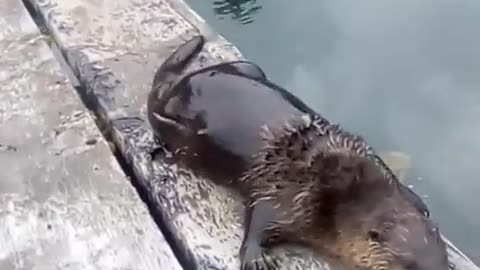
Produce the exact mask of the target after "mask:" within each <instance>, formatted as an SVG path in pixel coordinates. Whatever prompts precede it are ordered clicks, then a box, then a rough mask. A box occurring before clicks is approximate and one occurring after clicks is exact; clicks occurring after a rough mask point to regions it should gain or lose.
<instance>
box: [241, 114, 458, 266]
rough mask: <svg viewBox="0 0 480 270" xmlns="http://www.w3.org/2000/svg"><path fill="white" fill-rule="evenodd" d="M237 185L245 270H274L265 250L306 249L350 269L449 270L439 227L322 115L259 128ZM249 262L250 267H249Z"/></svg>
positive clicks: (369, 153)
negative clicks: (258, 140) (257, 144)
mask: <svg viewBox="0 0 480 270" xmlns="http://www.w3.org/2000/svg"><path fill="white" fill-rule="evenodd" d="M261 137H262V140H263V141H264V147H263V148H262V150H261V151H260V152H259V153H258V154H257V155H256V157H255V161H254V162H253V165H252V166H251V167H250V168H249V170H248V171H247V172H246V173H245V175H244V176H243V177H242V178H241V179H240V180H239V181H241V182H243V183H244V187H245V189H246V190H245V191H244V192H245V194H248V203H249V204H248V207H247V213H246V219H247V222H246V224H249V223H250V224H251V220H253V219H254V220H256V222H255V223H254V224H253V225H250V227H249V230H248V232H247V233H246V235H245V239H244V242H243V245H242V256H243V258H244V261H243V262H244V265H243V268H244V269H274V268H273V267H274V266H275V264H277V262H276V260H275V259H274V258H273V257H271V256H270V255H269V249H270V248H272V247H274V246H275V245H278V244H281V243H296V244H300V245H306V246H308V247H311V248H313V249H314V250H316V251H318V252H320V253H324V254H328V255H330V256H334V257H338V258H339V259H341V261H343V262H344V263H346V264H347V265H348V266H350V267H353V268H354V269H358V268H360V269H375V270H386V269H411V270H413V269H424V270H427V269H428V270H434V269H436V270H440V269H445V270H446V269H449V264H448V257H447V251H446V244H445V243H444V241H443V240H442V238H441V236H440V232H439V229H438V227H437V225H436V224H435V223H433V222H432V221H431V220H430V219H429V218H428V217H427V216H425V215H424V214H423V213H421V212H420V211H419V209H418V207H416V206H415V205H414V204H413V203H412V202H411V201H410V200H408V199H407V198H405V196H404V195H403V193H402V192H401V189H400V186H401V183H400V182H399V181H398V180H397V178H396V177H394V176H393V174H391V172H390V171H389V170H385V169H384V168H385V167H384V166H383V164H382V163H381V161H380V160H379V159H378V158H377V156H376V155H375V154H374V151H373V149H372V148H371V147H370V146H369V145H368V144H367V143H366V142H365V141H364V140H363V139H362V138H361V137H359V136H355V135H352V134H350V133H348V132H346V131H344V130H342V129H340V127H339V126H336V125H331V124H329V123H328V122H326V121H325V120H323V119H322V118H321V117H320V116H312V115H308V114H306V115H304V116H301V117H295V118H294V119H292V120H290V121H287V123H286V125H285V126H283V127H282V128H280V129H276V130H275V129H271V128H268V127H264V129H263V132H262V134H261ZM252 262H253V263H252Z"/></svg>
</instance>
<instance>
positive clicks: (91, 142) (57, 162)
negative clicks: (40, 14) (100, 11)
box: [0, 0, 182, 270]
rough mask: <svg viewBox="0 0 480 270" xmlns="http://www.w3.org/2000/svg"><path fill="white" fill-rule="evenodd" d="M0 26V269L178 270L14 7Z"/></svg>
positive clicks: (0, 9) (3, 12) (1, 11)
mask: <svg viewBox="0 0 480 270" xmlns="http://www.w3.org/2000/svg"><path fill="white" fill-rule="evenodd" d="M0 25H2V28H1V29H0V51H1V52H2V54H0V164H1V170H0V269H5V270H14V269H49V270H50V269H62V270H63V269H65V270H67V269H82V270H90V269H102V270H104V269H139V270H140V269H142V270H146V269H162V270H163V269H170V270H178V269H182V267H181V266H180V264H179V263H178V261H177V259H176V257H175V256H174V254H173V252H172V250H171V249H170V247H169V245H168V243H167V242H166V240H165V238H164V237H163V235H162V234H161V232H160V230H159V228H158V226H157V225H156V224H155V222H154V221H153V219H152V217H151V216H150V214H149V212H148V209H147V207H146V206H145V204H144V203H143V202H142V201H141V199H140V198H139V196H138V194H137V192H136V191H135V189H134V188H133V187H132V185H131V183H130V182H129V180H128V178H127V177H126V175H125V174H124V172H123V171H122V170H121V168H120V166H119V164H118V162H117V159H116V158H115V157H114V156H113V155H112V152H111V150H110V149H109V146H108V144H107V142H106V141H105V139H104V138H103V137H102V135H101V133H100V132H99V130H98V128H97V126H96V124H95V123H94V120H93V118H92V117H91V115H90V113H89V112H88V111H87V110H86V109H85V108H84V106H83V104H82V102H81V100H80V99H79V97H78V95H77V94H76V93H75V90H74V89H73V87H72V86H70V82H69V81H68V80H67V79H66V77H65V75H64V74H63V70H62V69H61V67H60V65H59V64H58V61H57V59H55V58H54V55H53V54H52V52H51V50H50V49H49V48H48V46H47V43H46V42H45V41H46V39H47V38H45V37H44V36H42V35H41V34H40V32H39V31H38V28H37V26H36V25H35V24H34V22H33V20H32V18H31V17H30V15H29V14H28V13H27V11H26V9H25V7H24V6H23V5H22V3H21V2H20V1H18V0H2V1H0Z"/></svg>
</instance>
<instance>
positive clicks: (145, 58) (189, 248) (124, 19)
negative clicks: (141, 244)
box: [29, 0, 478, 269]
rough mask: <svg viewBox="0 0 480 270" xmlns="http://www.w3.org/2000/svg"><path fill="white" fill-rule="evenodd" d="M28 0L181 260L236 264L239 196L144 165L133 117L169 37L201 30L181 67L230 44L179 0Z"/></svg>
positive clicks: (307, 260) (171, 169)
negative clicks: (201, 43)
mask: <svg viewBox="0 0 480 270" xmlns="http://www.w3.org/2000/svg"><path fill="white" fill-rule="evenodd" d="M29 1H30V2H32V3H33V5H34V6H35V7H36V9H37V10H38V12H39V13H41V14H42V15H43V17H44V18H45V19H46V20H48V21H47V23H48V28H49V29H50V30H51V32H52V33H53V35H54V37H55V39H56V41H57V42H58V43H59V46H60V47H61V49H62V51H63V53H64V55H65V57H66V60H67V62H68V63H69V65H70V66H71V67H72V69H73V70H74V73H75V74H76V76H77V77H78V78H79V79H80V81H81V82H82V84H84V85H85V88H86V91H85V93H84V95H85V96H86V97H87V99H89V100H90V102H91V103H92V104H94V110H95V111H96V113H97V115H98V116H99V118H100V119H102V120H103V121H104V122H105V123H107V124H108V126H109V127H110V128H111V131H112V135H113V138H114V140H115V142H116V144H117V146H118V147H119V148H120V149H121V152H122V154H123V156H124V157H125V158H126V160H127V161H128V162H129V164H131V165H132V166H133V170H134V172H135V175H136V176H137V180H138V181H139V183H140V185H141V186H143V187H144V188H145V190H146V192H147V193H148V194H149V195H150V196H149V198H150V203H151V204H152V206H153V207H154V209H155V211H154V213H155V214H156V215H159V216H160V217H161V218H162V220H163V221H164V226H165V229H167V230H169V231H170V232H171V235H172V238H173V240H174V244H173V245H174V249H175V250H176V251H177V254H179V255H181V257H182V259H183V260H184V261H185V262H186V263H187V264H188V269H239V261H238V255H237V254H238V248H239V246H240V240H241V235H242V233H241V232H242V228H241V223H240V220H239V219H238V215H236V213H237V212H238V211H239V210H241V206H240V205H239V202H238V201H237V200H235V198H234V196H232V195H231V194H229V193H228V192H227V191H226V190H225V189H223V188H222V187H219V186H215V185H213V184H212V183H211V182H210V181H208V180H206V179H203V178H199V177H197V176H195V175H193V174H192V173H191V172H189V171H188V170H185V169H184V168H179V167H177V166H176V164H170V165H169V164H168V163H166V162H165V163H161V164H159V163H156V162H155V163H153V165H152V163H151V162H150V157H149V155H148V154H147V151H148V150H149V149H151V147H152V141H151V135H152V134H151V132H150V129H149V127H148V124H146V123H145V122H144V121H143V119H145V109H146V106H145V101H146V96H147V93H148V92H149V90H150V88H151V82H152V79H153V74H154V72H155V70H156V68H158V66H159V65H160V64H161V62H162V61H163V60H165V58H166V57H167V56H169V55H170V53H171V52H172V51H173V50H174V49H175V48H176V47H177V46H178V45H179V44H181V43H182V42H184V41H185V40H187V39H190V38H191V37H192V36H194V35H197V33H198V32H199V31H200V32H201V33H202V34H204V35H205V36H207V39H208V43H207V45H206V48H205V49H204V50H203V51H202V53H201V55H200V56H199V57H198V58H197V60H195V62H194V63H193V65H192V66H191V69H196V68H198V67H201V66H205V65H209V64H212V63H218V62H222V61H229V60H237V59H242V58H243V57H242V55H241V54H240V52H239V51H238V50H237V49H236V48H235V47H234V46H233V45H232V44H230V43H228V42H227V41H226V40H225V39H223V38H222V37H221V36H219V35H218V34H216V33H215V32H213V31H211V30H210V28H209V27H208V25H206V24H205V22H204V21H203V20H202V19H201V18H200V17H199V16H198V15H196V14H195V13H194V12H193V11H192V10H191V9H190V8H189V7H188V6H187V5H186V4H185V3H184V2H183V1H181V0H134V1H133V0H118V1H109V2H108V3H107V2H106V1H101V0H79V1H75V2H73V1H60V0H50V1H48V2H47V3H44V1H40V0H29ZM67 2H70V3H67ZM135 117H138V118H135ZM152 167H153V169H152ZM277 252H278V253H279V254H282V253H283V255H282V256H283V264H282V266H283V267H282V269H325V264H324V262H323V261H322V260H321V259H320V258H318V257H314V256H312V254H311V253H310V252H307V251H305V252H303V253H301V254H295V253H296V252H295V250H293V249H279V250H277ZM449 253H450V258H451V260H452V261H453V262H454V263H455V264H456V265H457V269H478V268H476V266H474V265H473V264H472V263H471V262H470V261H469V260H468V258H466V257H463V255H461V253H460V252H457V251H453V249H452V248H450V250H449ZM285 256H286V257H285Z"/></svg>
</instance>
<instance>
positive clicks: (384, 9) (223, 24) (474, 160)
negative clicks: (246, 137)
mask: <svg viewBox="0 0 480 270" xmlns="http://www.w3.org/2000/svg"><path fill="white" fill-rule="evenodd" d="M187 2H188V3H189V4H190V5H191V6H192V7H193V8H194V9H195V10H196V11H197V12H198V13H199V14H200V15H201V16H202V17H203V18H204V19H206V20H207V22H209V23H210V25H211V26H212V27H213V28H214V29H215V30H217V31H218V32H220V33H221V34H222V35H223V36H224V37H226V38H227V39H228V40H229V41H231V42H233V43H234V44H235V45H237V47H238V48H239V49H240V50H241V51H242V53H243V54H244V55H245V57H247V58H248V59H249V60H251V61H254V62H256V63H257V64H258V65H260V66H261V67H262V68H263V69H264V70H265V72H266V73H267V74H268V76H269V77H270V78H271V79H272V80H274V81H275V82H277V83H279V84H281V85H283V86H284V87H286V88H288V89H289V90H290V91H292V92H293V93H295V94H296V95H298V96H299V97H301V98H302V99H303V100H304V101H305V102H306V103H308V104H309V105H311V106H312V107H314V108H315V109H316V110H317V111H318V112H320V113H322V114H323V115H325V116H326V117H327V118H329V119H331V120H332V121H336V122H340V123H341V124H342V125H343V126H345V127H347V128H348V129H350V130H352V131H355V132H358V133H360V134H362V135H364V136H365V137H366V138H367V140H368V141H369V142H370V143H371V144H373V145H374V146H375V147H376V148H377V149H379V150H388V149H390V150H392V149H393V150H401V151H403V152H406V153H408V154H409V155H411V158H412V162H413V168H412V169H411V171H410V172H409V175H408V179H407V181H408V183H409V184H411V185H413V186H414V190H415V191H416V192H418V193H419V194H421V195H422V196H424V197H425V200H426V202H427V203H428V205H429V206H430V207H431V210H432V215H433V216H434V218H435V219H436V220H438V221H439V222H440V224H441V226H442V228H443V231H444V232H445V234H446V235H447V236H448V238H449V239H450V240H452V241H453V242H454V243H455V244H456V245H457V246H459V247H460V248H461V249H462V250H463V251H465V252H466V253H467V254H468V255H470V256H472V258H473V259H475V260H476V261H477V262H478V261H479V260H478V259H479V258H480V209H479V208H477V207H478V206H479V205H480V1H478V0H456V1H452V0H415V1H414V0H405V1H392V0H370V1H346V0H323V1H318V0H302V1H291V0H275V1H272V0H269V1H267V0H263V1H260V0H259V1H255V0H243V1H238V0H237V1H234V0H216V1H213V0H187Z"/></svg>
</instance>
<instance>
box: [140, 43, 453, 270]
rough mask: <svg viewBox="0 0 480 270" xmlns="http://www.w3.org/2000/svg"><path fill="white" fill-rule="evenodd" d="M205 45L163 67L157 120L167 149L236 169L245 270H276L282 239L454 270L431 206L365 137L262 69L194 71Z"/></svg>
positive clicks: (381, 260) (207, 165) (361, 259)
mask: <svg viewBox="0 0 480 270" xmlns="http://www.w3.org/2000/svg"><path fill="white" fill-rule="evenodd" d="M204 43H205V39H204V38H203V37H202V36H197V37H194V38H192V39H191V40H189V41H187V42H185V43H184V44H182V45H181V46H180V47H179V48H178V49H177V50H176V51H175V52H174V53H172V55H171V56H170V57H169V58H167V59H166V61H165V62H164V63H163V64H162V65H161V67H160V68H159V69H158V70H157V72H156V74H155V78H154V81H153V85H152V91H151V92H150V94H149V97H148V103H147V107H148V112H147V113H148V120H149V122H150V124H151V126H152V128H153V131H154V133H155V136H156V137H157V139H159V141H161V142H162V143H166V146H168V147H167V149H170V150H172V151H176V149H182V148H186V149H187V150H186V152H187V153H186V154H189V155H191V156H192V157H193V158H192V159H193V160H194V162H192V163H191V164H197V165H198V166H197V167H200V168H203V169H205V170H206V171H210V172H213V174H217V172H218V171H221V170H224V171H226V172H228V173H231V172H232V171H234V173H233V175H235V177H234V178H235V180H234V181H233V182H234V186H235V189H236V190H237V191H240V193H242V195H244V197H245V198H247V200H248V204H247V207H246V213H245V223H244V226H245V230H244V233H245V235H244V239H243V243H242V247H241V251H240V255H241V257H240V260H241V264H242V269H243V270H247V269H255V270H260V269H272V268H274V265H275V264H276V263H277V260H275V259H274V258H273V257H272V256H269V255H268V254H269V250H270V249H271V248H273V247H275V246H276V245H278V244H281V243H297V244H302V245H307V246H310V247H312V248H313V249H315V250H316V251H318V252H322V253H323V252H325V253H329V254H331V255H333V256H337V257H340V258H341V259H342V260H343V261H345V262H346V263H347V264H349V265H350V266H365V268H366V269H405V270H406V269H425V270H427V269H446V268H445V265H446V251H445V246H444V243H443V242H442V241H441V239H440V238H439V232H438V229H437V227H436V225H435V224H433V223H432V222H431V221H430V220H429V219H428V208H427V207H426V205H425V204H424V203H423V201H422V200H421V198H419V197H418V196H417V195H416V194H415V193H413V192H412V191H411V190H410V189H409V188H407V187H405V186H403V185H402V184H400V183H399V181H398V180H397V178H396V177H395V175H394V174H393V173H392V172H391V170H390V169H389V168H388V166H386V165H385V164H384V163H383V161H382V160H381V159H380V158H379V157H378V156H377V155H376V154H375V153H374V151H373V149H372V148H371V147H370V146H368V144H367V143H365V141H364V140H363V139H362V138H360V137H358V136H354V135H352V134H349V133H347V132H346V131H343V130H341V129H340V128H339V127H338V126H336V125H333V124H331V123H329V122H328V121H327V120H325V119H324V118H322V117H320V116H319V115H318V114H316V113H315V112H314V111H313V110H311V109H310V108H308V107H307V106H306V105H305V104H303V102H301V101H300V100H299V99H298V98H296V97H295V96H293V95H292V94H290V93H289V92H288V91H286V90H284V89H283V88H281V87H279V86H277V85H275V84H273V83H272V82H270V81H268V80H267V78H266V76H265V74H264V73H263V71H262V70H261V69H260V68H259V67H257V66H256V65H254V64H252V63H248V62H245V61H238V62H229V63H222V64H218V65H214V66H209V67H206V68H202V69H200V70H197V71H195V72H191V73H186V67H188V65H189V63H190V62H191V60H192V59H193V58H194V57H195V56H196V55H197V54H198V53H199V52H200V50H201V49H202V47H203V45H204ZM245 104H247V105H248V106H245ZM302 115H303V116H302ZM284 117H291V118H292V119H291V120H289V121H286V119H284ZM285 121H286V122H285ZM283 123H285V125H284V126H282V125H281V124H283ZM263 124H267V125H268V128H265V129H264V131H263V133H262V135H261V136H259V132H260V130H261V125H263ZM279 124H280V128H278V127H279ZM259 137H261V138H259ZM254 153H256V156H255V157H253V158H252V155H253V154H254ZM237 174H238V175H242V174H243V177H240V176H237ZM219 179H221V177H220V178H219ZM424 239H426V240H424ZM418 240H420V241H418Z"/></svg>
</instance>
